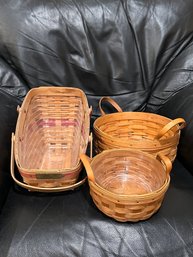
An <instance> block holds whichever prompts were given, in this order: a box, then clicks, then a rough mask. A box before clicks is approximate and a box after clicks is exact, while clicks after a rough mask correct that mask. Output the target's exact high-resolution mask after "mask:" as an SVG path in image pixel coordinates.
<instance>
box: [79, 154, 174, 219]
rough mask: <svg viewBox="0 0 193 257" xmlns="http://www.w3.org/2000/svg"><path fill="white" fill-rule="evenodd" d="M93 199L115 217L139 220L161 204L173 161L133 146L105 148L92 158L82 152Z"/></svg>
mask: <svg viewBox="0 0 193 257" xmlns="http://www.w3.org/2000/svg"><path fill="white" fill-rule="evenodd" d="M81 160H82V162H83V164H84V166H85V169H86V172H87V176H88V181H89V186H90V194H91V196H92V198H93V201H94V203H95V204H96V206H97V207H98V209H99V210H101V211H102V212H103V213H104V214H106V215H107V216H110V217H112V218H114V219H115V220H118V221H121V222H126V221H139V220H145V219H148V218H150V217H151V216H152V215H153V214H154V213H155V212H157V210H158V209H159V208H160V206H161V204H162V201H163V199H164V195H165V193H166V191H167V189H168V187H169V183H170V175H169V173H170V171H171V168H172V163H171V161H170V159H169V158H167V157H166V156H163V155H158V156H157V158H155V157H154V156H152V155H150V154H148V153H144V152H141V151H136V150H132V149H113V150H106V151H103V152H102V153H100V154H98V155H97V156H95V157H94V158H93V159H92V161H91V160H90V159H89V158H88V157H87V156H86V155H81Z"/></svg>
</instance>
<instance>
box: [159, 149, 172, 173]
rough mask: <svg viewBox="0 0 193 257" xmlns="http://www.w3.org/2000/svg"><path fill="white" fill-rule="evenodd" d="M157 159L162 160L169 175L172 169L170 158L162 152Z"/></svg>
mask: <svg viewBox="0 0 193 257" xmlns="http://www.w3.org/2000/svg"><path fill="white" fill-rule="evenodd" d="M156 159H157V160H158V161H160V162H161V164H162V165H164V166H165V169H166V173H167V174H168V175H169V174H170V172H171V170H172V162H171V161H170V159H169V158H168V157H167V156H165V155H163V154H161V153H158V154H157V156H156Z"/></svg>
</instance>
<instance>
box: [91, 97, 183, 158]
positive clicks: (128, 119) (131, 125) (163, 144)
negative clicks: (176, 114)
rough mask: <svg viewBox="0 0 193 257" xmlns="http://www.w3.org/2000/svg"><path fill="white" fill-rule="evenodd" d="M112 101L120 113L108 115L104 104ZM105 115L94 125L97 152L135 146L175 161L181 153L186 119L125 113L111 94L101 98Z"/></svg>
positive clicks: (100, 106) (141, 113)
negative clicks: (182, 131)
mask: <svg viewBox="0 0 193 257" xmlns="http://www.w3.org/2000/svg"><path fill="white" fill-rule="evenodd" d="M105 102H106V103H109V104H111V105H112V106H113V107H114V108H115V109H116V110H117V111H118V112H117V113H111V114H105V112H104V111H103V108H102V103H105ZM99 109H100V112H101V115H102V116H101V117H99V118H97V119H96V120H95V122H94V124H93V127H94V147H95V152H96V153H100V152H101V151H103V150H107V149H118V148H132V149H136V150H141V151H145V152H147V153H150V154H153V155H154V156H156V155H157V154H158V153H159V152H160V153H162V154H163V155H165V156H168V157H169V158H170V160H171V161H172V162H173V161H174V160H175V157H176V153H177V146H178V143H179V139H180V132H181V129H182V128H184V127H185V125H186V123H185V120H184V119H182V118H176V119H174V120H171V119H169V118H167V117H164V116H161V115H158V114H154V113H147V112H122V109H121V108H120V106H119V105H118V104H117V103H116V102H115V101H114V100H113V99H111V98H110V97H102V98H101V99H100V101H99Z"/></svg>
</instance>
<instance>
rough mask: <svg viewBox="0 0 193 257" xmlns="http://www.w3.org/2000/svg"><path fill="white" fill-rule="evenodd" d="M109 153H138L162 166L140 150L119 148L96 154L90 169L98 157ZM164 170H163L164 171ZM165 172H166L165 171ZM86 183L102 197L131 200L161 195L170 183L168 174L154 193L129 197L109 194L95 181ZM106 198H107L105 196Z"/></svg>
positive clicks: (130, 195) (151, 156)
mask: <svg viewBox="0 0 193 257" xmlns="http://www.w3.org/2000/svg"><path fill="white" fill-rule="evenodd" d="M110 152H133V153H140V154H143V155H145V156H147V157H149V158H151V159H154V160H155V161H157V162H158V163H159V164H160V165H162V164H161V162H159V161H158V160H157V159H156V158H155V157H154V156H153V155H151V154H149V153H147V152H143V151H140V150H134V149H130V148H127V149H123V148H122V149H121V148H119V149H108V150H104V151H102V152H101V153H99V154H97V155H96V156H95V157H94V158H93V159H92V160H91V167H92V164H93V163H94V162H96V159H97V158H98V157H100V156H101V155H105V154H106V153H110ZM163 169H164V167H163ZM164 170H165V169H164ZM165 172H166V171H165ZM88 181H89V184H91V185H93V186H94V187H96V188H99V189H100V190H101V191H102V192H103V193H104V195H107V194H108V195H111V196H112V198H121V199H125V200H126V199H128V198H133V197H136V198H139V199H140V198H144V197H147V198H150V197H152V195H155V194H160V193H162V191H165V189H166V188H167V187H168V186H169V183H170V175H169V174H167V173H166V178H165V182H164V184H163V185H162V186H161V187H160V188H158V189H157V190H155V191H152V192H150V193H146V194H129V195H127V194H116V193H113V192H111V191H109V190H107V189H105V188H103V187H102V186H100V185H99V184H98V183H97V182H96V181H95V182H92V181H91V180H89V179H88ZM106 197H107V196H106Z"/></svg>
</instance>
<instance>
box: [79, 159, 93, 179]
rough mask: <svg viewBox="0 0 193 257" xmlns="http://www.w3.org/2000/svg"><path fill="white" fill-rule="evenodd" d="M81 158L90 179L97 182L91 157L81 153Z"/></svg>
mask: <svg viewBox="0 0 193 257" xmlns="http://www.w3.org/2000/svg"><path fill="white" fill-rule="evenodd" d="M80 159H81V161H82V163H83V165H84V167H85V170H86V173H87V176H88V179H89V180H90V181H92V182H95V177H94V173H93V170H92V168H91V165H90V162H91V159H90V158H89V157H88V156H87V155H86V154H81V155H80Z"/></svg>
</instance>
